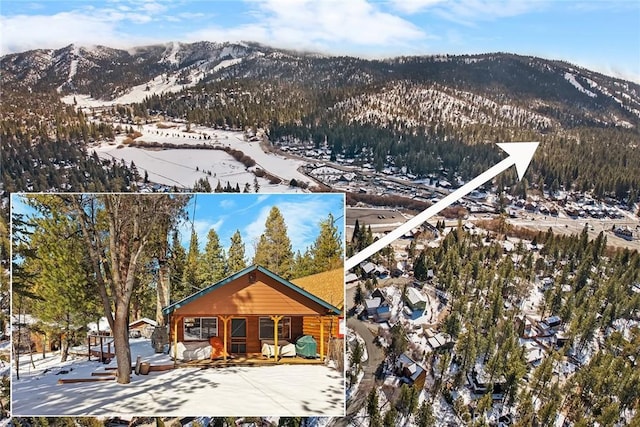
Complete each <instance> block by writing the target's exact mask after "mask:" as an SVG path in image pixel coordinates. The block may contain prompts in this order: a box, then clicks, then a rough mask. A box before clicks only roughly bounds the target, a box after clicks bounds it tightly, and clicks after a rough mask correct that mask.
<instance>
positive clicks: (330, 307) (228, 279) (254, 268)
mask: <svg viewBox="0 0 640 427" xmlns="http://www.w3.org/2000/svg"><path fill="white" fill-rule="evenodd" d="M252 271H259V272H261V273H263V274H265V275H267V276H269V277H270V278H272V279H274V280H275V281H277V282H278V283H280V284H282V285H284V286H286V287H288V288H289V289H292V290H294V291H296V292H297V293H299V294H300V295H302V296H304V297H306V298H308V299H310V300H312V301H313V302H315V303H317V304H320V305H321V306H322V307H324V308H326V309H327V310H328V311H331V312H333V313H332V314H336V315H340V314H342V311H340V309H339V308H337V307H334V306H333V305H331V304H329V303H328V302H326V301H324V300H322V299H320V298H318V297H317V296H315V295H313V294H311V293H309V292H307V291H305V290H304V289H302V288H301V287H299V286H297V285H294V284H293V283H291V282H289V281H288V280H286V279H283V278H282V277H280V276H278V275H277V274H275V273H273V272H271V271H269V270H267V269H266V268H264V267H262V266H259V265H252V266H250V267H247V268H245V269H244V270H240V271H238V272H237V273H234V274H232V275H231V276H228V277H226V278H224V279H222V280H220V281H219V282H217V283H214V284H213V285H210V286H207V287H206V288H204V289H201V290H199V291H198V292H196V293H194V294H192V295H189V296H188V297H186V298H184V299H182V300H180V301H178V302H174V303H173V304H170V305H168V306H166V307H164V308H163V309H162V314H164V315H165V316H166V315H168V314H170V313H172V312H173V311H175V310H177V309H179V308H180V307H184V306H185V305H187V304H189V303H190V302H192V301H194V300H197V299H198V298H200V297H202V296H205V295H206V294H208V293H209V292H212V291H214V290H216V289H219V288H221V287H222V286H224V285H226V284H227V283H230V282H232V281H234V280H236V279H237V278H239V277H242V276H244V275H246V274H248V273H251V272H252Z"/></svg>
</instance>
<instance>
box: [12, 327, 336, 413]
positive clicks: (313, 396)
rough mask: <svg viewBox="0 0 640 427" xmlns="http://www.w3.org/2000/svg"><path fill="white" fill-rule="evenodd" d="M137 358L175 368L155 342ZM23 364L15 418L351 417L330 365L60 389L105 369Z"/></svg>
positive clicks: (51, 361)
mask: <svg viewBox="0 0 640 427" xmlns="http://www.w3.org/2000/svg"><path fill="white" fill-rule="evenodd" d="M131 348H132V350H131V354H132V358H133V359H134V361H135V359H136V357H137V356H138V355H140V356H141V357H142V360H143V361H148V362H151V363H152V364H169V363H171V361H170V359H169V356H167V355H164V354H154V353H153V348H152V347H151V345H150V343H149V341H148V340H145V339H137V340H131ZM36 359H39V360H34V362H35V364H36V368H35V369H33V368H30V362H29V359H28V358H27V357H24V358H23V361H21V372H20V379H19V380H18V379H17V378H16V376H15V373H14V374H13V382H12V386H13V394H12V399H13V414H14V415H25V416H26V415H93V416H117V415H129V416H130V415H131V414H135V415H136V416H143V415H146V416H196V415H204V416H313V415H319V416H320V415H321V416H343V414H344V395H345V394H344V379H343V375H342V374H341V373H340V372H337V371H335V370H333V369H330V368H328V367H325V366H322V365H278V366H261V367H227V368H217V369H199V368H179V369H174V370H171V371H165V372H151V373H149V375H139V376H137V375H135V374H132V378H131V383H130V384H127V385H122V384H118V383H116V382H115V381H101V382H95V383H75V384H58V383H57V381H58V380H59V379H61V378H66V379H71V378H90V377H91V373H92V372H104V368H105V366H116V363H115V360H113V361H111V363H110V364H109V365H103V364H101V363H99V362H96V361H92V362H89V361H87V360H86V358H85V357H83V358H76V359H73V360H69V361H68V362H66V363H60V361H59V356H58V355H52V356H49V357H47V358H46V359H44V360H43V359H41V358H39V357H36Z"/></svg>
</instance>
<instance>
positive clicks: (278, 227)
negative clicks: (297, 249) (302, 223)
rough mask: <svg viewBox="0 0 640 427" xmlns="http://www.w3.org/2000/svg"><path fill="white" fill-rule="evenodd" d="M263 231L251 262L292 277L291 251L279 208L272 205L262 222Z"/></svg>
mask: <svg viewBox="0 0 640 427" xmlns="http://www.w3.org/2000/svg"><path fill="white" fill-rule="evenodd" d="M264 228H265V229H264V233H262V235H261V236H260V241H259V242H258V245H257V247H256V254H255V256H254V258H253V263H254V264H256V265H261V266H263V267H265V268H266V269H268V270H269V271H271V272H273V273H275V274H277V275H279V276H282V277H284V278H285V279H289V278H291V277H292V273H293V271H292V268H293V251H292V249H291V241H290V240H289V236H288V235H287V226H286V224H285V223H284V217H283V216H282V214H281V213H280V210H279V209H278V208H277V207H276V206H274V207H273V208H271V211H270V212H269V216H268V217H267V220H266V221H265V223H264Z"/></svg>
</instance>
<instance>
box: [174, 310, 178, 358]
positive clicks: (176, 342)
mask: <svg viewBox="0 0 640 427" xmlns="http://www.w3.org/2000/svg"><path fill="white" fill-rule="evenodd" d="M176 366H178V316H173V367H174V368H175V367H176Z"/></svg>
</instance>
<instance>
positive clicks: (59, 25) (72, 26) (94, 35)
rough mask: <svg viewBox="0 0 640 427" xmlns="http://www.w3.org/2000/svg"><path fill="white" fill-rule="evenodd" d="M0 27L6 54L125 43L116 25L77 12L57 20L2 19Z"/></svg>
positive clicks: (57, 16)
mask: <svg viewBox="0 0 640 427" xmlns="http://www.w3.org/2000/svg"><path fill="white" fill-rule="evenodd" d="M0 27H2V37H1V41H0V52H1V53H2V54H5V53H8V52H20V51H25V50H30V49H47V48H60V47H62V46H66V45H68V44H71V43H81V44H87V45H89V44H108V43H113V44H121V41H122V35H120V34H118V33H117V32H116V31H115V26H114V24H113V23H111V22H106V21H104V20H101V19H97V18H94V17H91V16H87V15H84V14H80V13H77V12H62V13H58V14H55V15H53V16H46V15H30V16H29V15H16V16H11V17H4V16H0ZM26 29H28V30H27V31H25V30H26ZM118 41H120V43H118Z"/></svg>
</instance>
